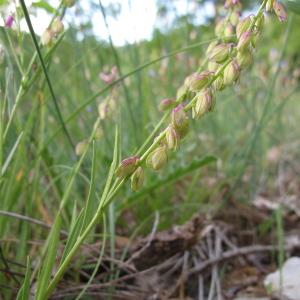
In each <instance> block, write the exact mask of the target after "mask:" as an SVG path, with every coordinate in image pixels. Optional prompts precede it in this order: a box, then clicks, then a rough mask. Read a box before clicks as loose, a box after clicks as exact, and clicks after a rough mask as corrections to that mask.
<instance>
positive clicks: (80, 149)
mask: <svg viewBox="0 0 300 300" xmlns="http://www.w3.org/2000/svg"><path fill="white" fill-rule="evenodd" d="M87 145H88V141H87V140H83V141H81V142H79V143H78V144H77V145H76V147H75V154H76V155H77V156H81V155H82V154H83V152H84V151H85V149H86V147H87Z"/></svg>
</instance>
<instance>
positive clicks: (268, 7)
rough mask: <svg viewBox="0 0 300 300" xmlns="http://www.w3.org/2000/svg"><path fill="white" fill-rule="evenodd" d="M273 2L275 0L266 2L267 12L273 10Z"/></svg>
mask: <svg viewBox="0 0 300 300" xmlns="http://www.w3.org/2000/svg"><path fill="white" fill-rule="evenodd" d="M273 3H274V0H268V1H267V3H266V11H267V12H270V11H272V10H273Z"/></svg>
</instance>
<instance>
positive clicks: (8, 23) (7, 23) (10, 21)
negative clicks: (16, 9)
mask: <svg viewBox="0 0 300 300" xmlns="http://www.w3.org/2000/svg"><path fill="white" fill-rule="evenodd" d="M13 22H14V17H13V16H12V15H9V16H8V17H7V18H6V20H5V27H8V28H11V27H12V25H13Z"/></svg>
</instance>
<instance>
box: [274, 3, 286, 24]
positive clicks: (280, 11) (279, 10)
mask: <svg viewBox="0 0 300 300" xmlns="http://www.w3.org/2000/svg"><path fill="white" fill-rule="evenodd" d="M273 9H274V12H275V14H276V16H277V17H278V20H279V21H280V22H285V21H286V20H287V13H286V11H285V9H284V6H283V5H282V4H281V3H280V2H278V1H276V0H275V1H274V2H273Z"/></svg>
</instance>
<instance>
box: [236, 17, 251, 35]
mask: <svg viewBox="0 0 300 300" xmlns="http://www.w3.org/2000/svg"><path fill="white" fill-rule="evenodd" d="M250 24H251V16H248V17H247V18H245V19H243V20H241V21H240V22H239V23H238V24H237V26H236V36H237V38H238V39H240V37H241V35H242V34H243V33H244V32H245V31H248V30H249V27H250Z"/></svg>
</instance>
